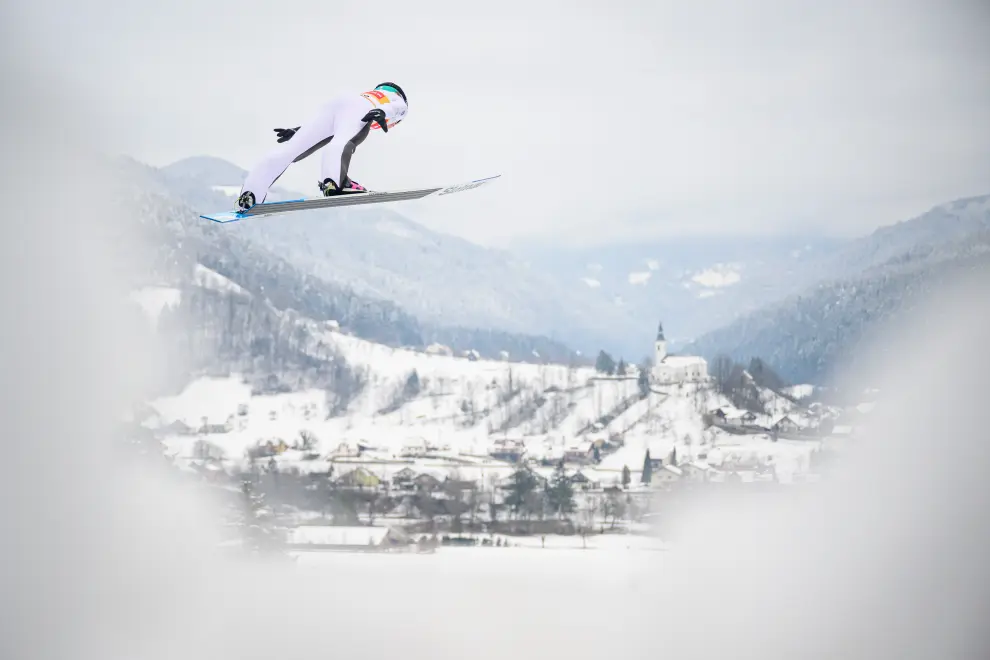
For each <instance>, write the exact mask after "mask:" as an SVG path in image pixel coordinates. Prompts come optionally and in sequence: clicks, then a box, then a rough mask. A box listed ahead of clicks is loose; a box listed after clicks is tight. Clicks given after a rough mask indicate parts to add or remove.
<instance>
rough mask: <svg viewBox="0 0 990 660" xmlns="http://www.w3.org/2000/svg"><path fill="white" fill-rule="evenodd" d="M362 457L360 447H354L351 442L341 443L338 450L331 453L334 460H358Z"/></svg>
mask: <svg viewBox="0 0 990 660" xmlns="http://www.w3.org/2000/svg"><path fill="white" fill-rule="evenodd" d="M360 455H361V449H360V447H354V446H352V445H351V444H350V443H349V442H341V443H340V444H339V445H337V448H336V449H334V450H333V451H332V452H330V456H332V457H333V458H356V457H358V456H360Z"/></svg>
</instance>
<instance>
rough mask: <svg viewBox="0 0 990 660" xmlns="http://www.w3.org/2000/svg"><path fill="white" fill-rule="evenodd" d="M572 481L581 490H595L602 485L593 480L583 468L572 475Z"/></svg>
mask: <svg viewBox="0 0 990 660" xmlns="http://www.w3.org/2000/svg"><path fill="white" fill-rule="evenodd" d="M571 483H572V484H574V486H576V487H577V488H579V489H581V490H595V489H597V488H600V487H601V484H600V483H599V482H597V481H595V480H593V479H592V478H591V477H589V476H588V475H586V474H585V473H584V472H582V471H581V470H578V471H577V472H575V473H574V474H573V475H571Z"/></svg>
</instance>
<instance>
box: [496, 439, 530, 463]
mask: <svg viewBox="0 0 990 660" xmlns="http://www.w3.org/2000/svg"><path fill="white" fill-rule="evenodd" d="M525 453H526V446H525V445H524V444H523V442H522V440H507V439H499V440H496V441H495V443H494V446H493V447H492V449H491V450H489V452H488V455H489V456H491V457H492V458H494V459H495V460H498V461H505V462H506V463H518V462H519V461H520V460H522V457H523V455H524V454H525Z"/></svg>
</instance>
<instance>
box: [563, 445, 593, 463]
mask: <svg viewBox="0 0 990 660" xmlns="http://www.w3.org/2000/svg"><path fill="white" fill-rule="evenodd" d="M595 449H597V447H595V443H594V442H591V441H590V440H582V441H581V442H579V443H577V444H576V445H572V446H570V447H568V448H567V449H566V450H565V451H564V462H566V463H579V464H587V463H591V462H592V461H594V460H595Z"/></svg>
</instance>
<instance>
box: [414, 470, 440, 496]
mask: <svg viewBox="0 0 990 660" xmlns="http://www.w3.org/2000/svg"><path fill="white" fill-rule="evenodd" d="M413 486H414V487H415V488H416V490H418V491H422V492H424V493H432V492H434V491H436V490H437V489H439V488H440V480H439V479H438V478H436V477H435V476H433V475H432V474H430V473H429V472H423V473H421V474H419V475H417V476H416V478H415V479H413Z"/></svg>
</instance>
